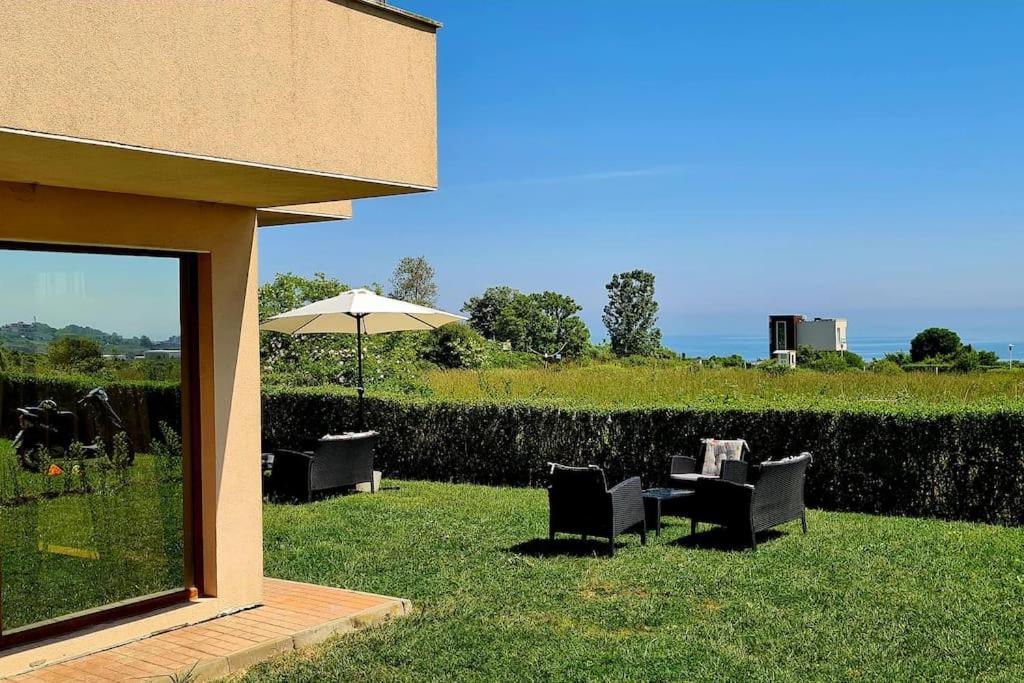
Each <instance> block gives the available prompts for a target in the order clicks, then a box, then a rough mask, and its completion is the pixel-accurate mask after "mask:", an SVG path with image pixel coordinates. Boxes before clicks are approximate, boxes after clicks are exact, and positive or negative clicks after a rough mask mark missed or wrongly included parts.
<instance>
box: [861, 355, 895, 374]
mask: <svg viewBox="0 0 1024 683" xmlns="http://www.w3.org/2000/svg"><path fill="white" fill-rule="evenodd" d="M868 370H870V371H871V372H877V373H878V374H880V375H898V374H900V373H901V372H903V368H901V367H900V366H899V364H898V363H895V362H893V361H891V360H886V359H884V358H883V359H882V360H876V361H872V363H871V364H870V365H868Z"/></svg>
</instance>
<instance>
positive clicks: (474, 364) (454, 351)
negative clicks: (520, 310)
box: [420, 323, 486, 370]
mask: <svg viewBox="0 0 1024 683" xmlns="http://www.w3.org/2000/svg"><path fill="white" fill-rule="evenodd" d="M420 354H421V357H422V358H423V359H424V360H426V361H429V362H431V363H433V364H434V365H436V366H438V367H441V368H445V369H447V370H458V369H461V368H478V367H480V366H481V365H483V363H484V358H485V354H486V342H485V341H484V338H483V337H482V336H480V333H479V332H477V331H476V330H474V329H473V328H471V327H470V326H469V325H461V324H458V323H455V324H451V325H445V326H443V327H439V328H437V329H436V330H434V331H433V332H431V333H430V334H428V335H427V337H426V341H425V343H424V348H423V350H422V351H421V352H420Z"/></svg>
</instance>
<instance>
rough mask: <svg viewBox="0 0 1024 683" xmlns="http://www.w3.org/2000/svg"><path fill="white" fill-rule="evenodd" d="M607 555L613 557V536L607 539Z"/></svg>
mask: <svg viewBox="0 0 1024 683" xmlns="http://www.w3.org/2000/svg"><path fill="white" fill-rule="evenodd" d="M608 554H609V555H610V556H611V557H615V536H611V537H609V539H608Z"/></svg>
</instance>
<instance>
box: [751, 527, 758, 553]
mask: <svg viewBox="0 0 1024 683" xmlns="http://www.w3.org/2000/svg"><path fill="white" fill-rule="evenodd" d="M750 549H751V550H757V532H756V531H754V530H753V529H751V530H750Z"/></svg>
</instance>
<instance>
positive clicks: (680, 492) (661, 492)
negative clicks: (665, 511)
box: [644, 488, 694, 500]
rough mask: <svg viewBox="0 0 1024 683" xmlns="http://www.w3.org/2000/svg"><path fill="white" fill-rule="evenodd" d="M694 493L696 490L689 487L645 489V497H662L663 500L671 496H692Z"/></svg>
mask: <svg viewBox="0 0 1024 683" xmlns="http://www.w3.org/2000/svg"><path fill="white" fill-rule="evenodd" d="M693 494H694V492H693V491H691V490H689V489H666V488H659V489H645V490H644V498H661V499H663V500H665V499H671V498H683V497H685V496H692V495H693Z"/></svg>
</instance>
